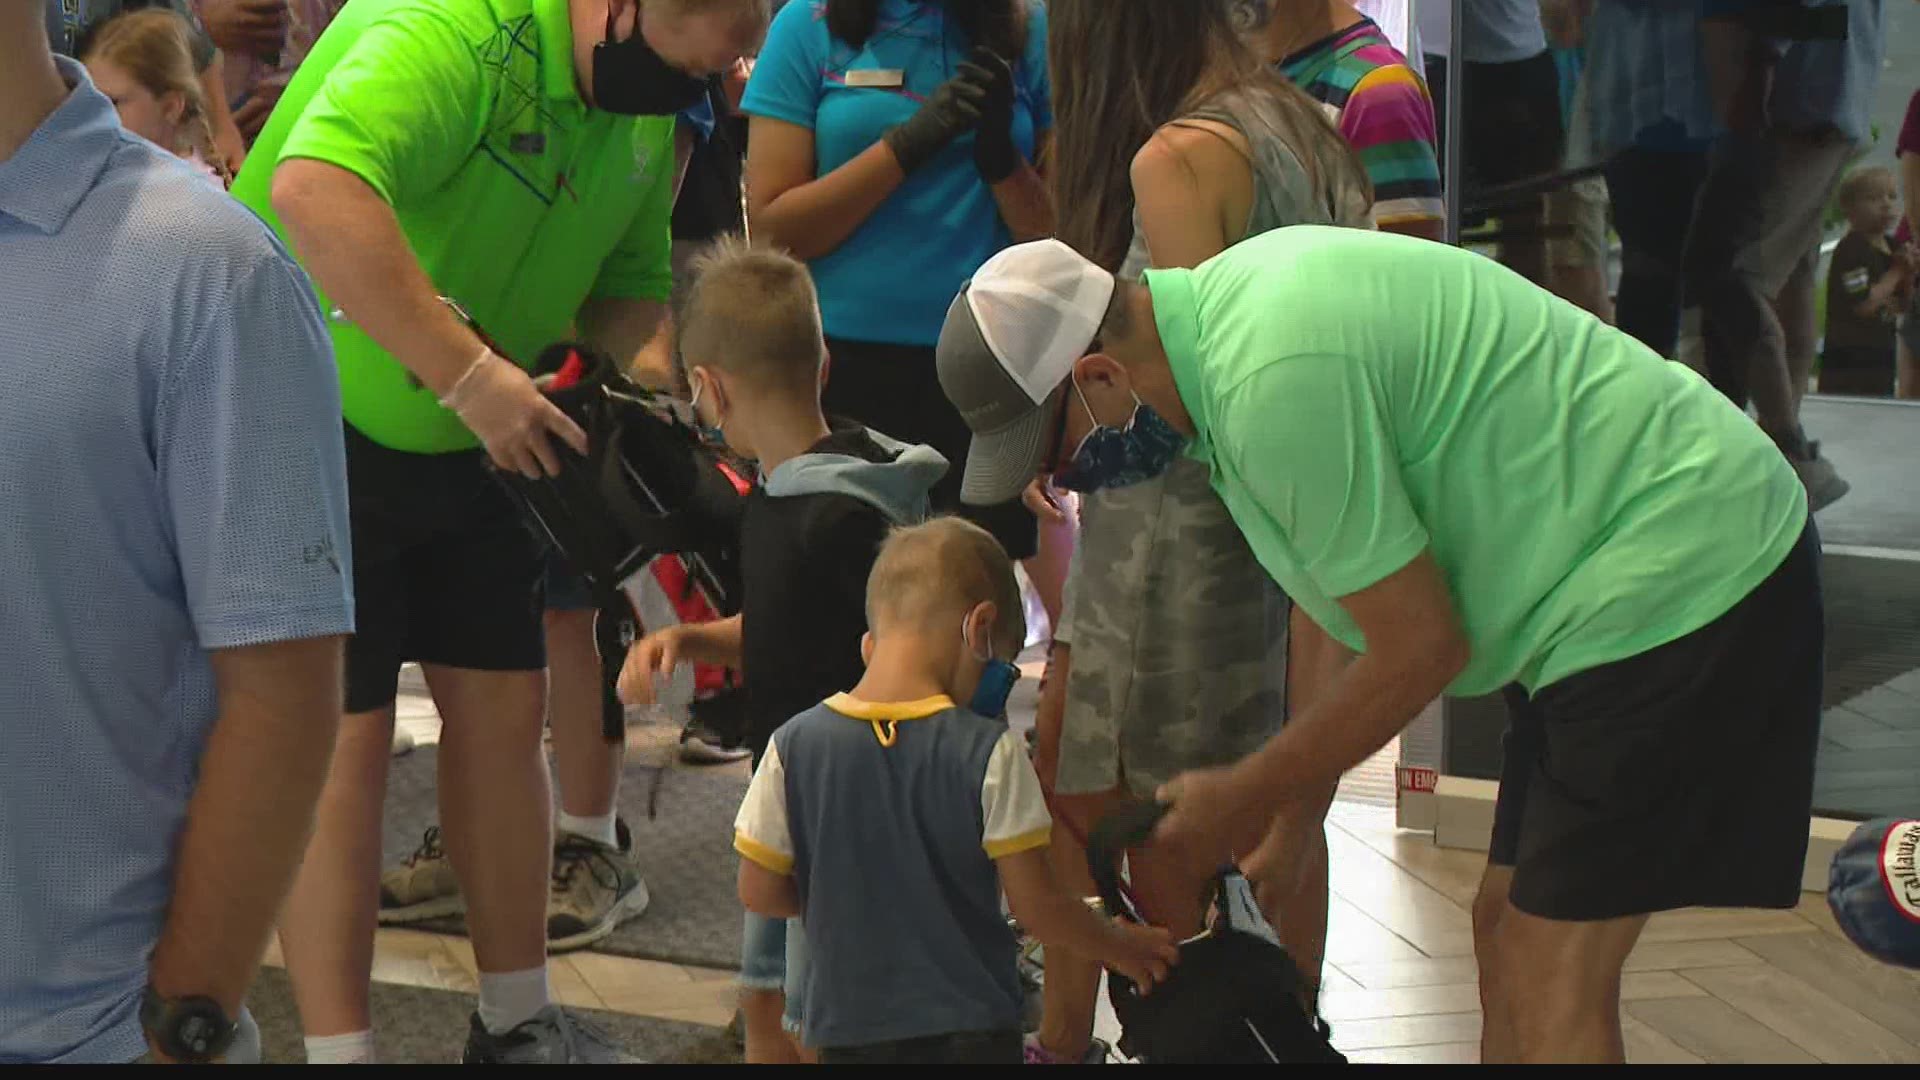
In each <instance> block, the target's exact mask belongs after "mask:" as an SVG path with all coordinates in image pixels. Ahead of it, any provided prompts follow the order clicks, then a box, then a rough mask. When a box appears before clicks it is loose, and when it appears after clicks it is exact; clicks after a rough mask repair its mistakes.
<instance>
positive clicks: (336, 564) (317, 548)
mask: <svg viewBox="0 0 1920 1080" xmlns="http://www.w3.org/2000/svg"><path fill="white" fill-rule="evenodd" d="M300 561H301V562H303V563H306V564H307V565H308V566H319V565H320V564H321V563H326V564H327V566H328V567H329V568H331V569H332V570H333V572H334V574H335V575H336V576H338V575H339V573H340V555H339V553H338V552H336V551H334V550H333V539H332V538H331V537H328V538H327V539H324V540H321V541H320V542H319V543H317V544H308V545H306V546H305V547H303V548H301V549H300Z"/></svg>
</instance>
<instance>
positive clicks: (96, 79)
mask: <svg viewBox="0 0 1920 1080" xmlns="http://www.w3.org/2000/svg"><path fill="white" fill-rule="evenodd" d="M190 31H191V27H189V26H188V24H187V21H186V20H185V19H183V18H181V17H180V16H179V15H178V14H176V13H175V12H173V11H172V10H170V9H167V8H143V9H141V10H138V11H129V12H125V13H123V14H120V15H116V16H114V17H113V18H112V19H110V20H108V21H107V22H105V23H103V24H101V26H100V28H99V30H98V31H96V32H95V33H93V34H92V35H91V36H90V37H89V38H88V43H87V46H86V51H85V55H83V56H82V57H81V58H80V59H81V62H83V63H85V64H86V65H87V74H88V76H89V77H91V78H92V79H93V84H94V86H95V87H97V88H98V89H99V90H100V92H101V93H103V94H105V95H107V97H108V98H109V99H110V100H111V101H112V102H113V106H114V108H115V109H116V110H118V111H119V113H120V123H121V124H122V125H124V126H125V127H126V129H127V130H128V131H131V132H133V133H134V134H135V135H138V136H140V137H141V138H143V139H146V140H147V141H149V142H151V143H153V144H155V145H156V146H159V147H160V148H161V149H163V150H166V151H168V152H170V153H173V154H177V155H179V156H180V157H182V158H185V159H186V160H187V161H189V162H191V163H193V164H194V165H196V166H198V167H199V168H200V169H201V170H202V171H204V172H205V173H206V174H207V176H208V177H209V178H210V179H213V180H216V181H218V182H219V183H220V184H221V186H223V187H224V186H226V185H229V184H231V183H232V182H233V177H232V176H231V175H230V174H229V173H228V172H227V165H226V161H225V159H224V157H223V156H222V155H221V154H220V153H219V151H218V150H217V149H216V148H215V146H214V139H213V123H212V119H211V115H210V113H209V111H208V105H207V99H206V95H205V94H204V93H203V92H202V90H201V88H200V80H199V78H198V77H197V76H196V75H195V74H194V70H193V47H192V44H191V39H190V38H189V37H188V34H189V33H190Z"/></svg>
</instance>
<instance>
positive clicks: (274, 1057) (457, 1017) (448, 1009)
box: [247, 968, 740, 1065]
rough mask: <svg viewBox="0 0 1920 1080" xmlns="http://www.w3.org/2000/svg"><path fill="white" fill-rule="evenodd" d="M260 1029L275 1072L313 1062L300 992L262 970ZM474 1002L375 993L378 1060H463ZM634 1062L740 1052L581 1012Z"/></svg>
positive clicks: (427, 994) (674, 1031) (409, 992)
mask: <svg viewBox="0 0 1920 1080" xmlns="http://www.w3.org/2000/svg"><path fill="white" fill-rule="evenodd" d="M247 1007H248V1008H249V1009H251V1010H252V1012H253V1016H254V1019H255V1020H257V1021H258V1022H259V1024H260V1043H261V1056H262V1058H263V1059H264V1060H265V1061H266V1063H268V1064H282V1065H285V1064H299V1063H302V1062H304V1061H305V1060H306V1052H305V1050H304V1049H303V1048H302V1046H301V1042H300V1021H299V1013H298V1011H297V1010H296V1009H295V1008H294V1004H293V988H292V986H291V984H290V983H288V981H287V974H286V972H284V971H281V970H280V969H278V968H263V969H261V972H260V977H259V978H258V979H257V980H256V981H255V982H254V984H253V992H252V993H251V994H249V995H248V997H247ZM472 1012H473V998H472V996H471V995H468V994H456V993H454V992H452V991H449V990H431V989H426V988H424V987H413V986H391V985H388V984H385V983H375V984H374V987H373V1031H374V1035H373V1038H374V1053H375V1055H377V1057H378V1058H379V1061H380V1063H381V1064H382V1065H388V1064H392V1065H446V1064H452V1063H455V1062H457V1061H459V1060H460V1052H461V1050H462V1049H464V1048H465V1046H466V1042H467V1024H468V1017H469V1016H470V1015H471V1014H472ZM579 1015H581V1016H583V1017H585V1018H587V1019H588V1020H589V1021H591V1022H592V1023H593V1024H594V1025H595V1026H597V1027H599V1028H600V1029H601V1030H602V1031H605V1032H606V1033H607V1034H609V1035H611V1036H613V1037H614V1039H615V1040H617V1041H618V1042H619V1043H620V1045H621V1046H622V1047H624V1048H626V1050H627V1052H628V1053H630V1054H635V1055H637V1056H639V1057H640V1058H641V1059H642V1060H644V1061H648V1062H659V1063H668V1062H672V1063H691V1064H731V1063H737V1062H739V1061H740V1052H739V1050H738V1049H737V1048H736V1047H735V1046H734V1044H733V1042H732V1040H731V1039H729V1038H728V1037H727V1034H726V1031H725V1030H724V1029H722V1028H710V1027H702V1026H700V1025H697V1024H682V1023H676V1022H672V1021H667V1020H650V1019H646V1018H644V1017H638V1016H625V1015H621V1014H618V1013H607V1012H597V1011H585V1010H583V1011H581V1012H580V1013H579Z"/></svg>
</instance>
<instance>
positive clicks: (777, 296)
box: [680, 235, 827, 392]
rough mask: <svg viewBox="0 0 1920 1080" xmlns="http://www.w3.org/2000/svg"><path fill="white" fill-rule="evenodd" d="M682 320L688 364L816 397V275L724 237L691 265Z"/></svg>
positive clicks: (819, 336) (819, 354)
mask: <svg viewBox="0 0 1920 1080" xmlns="http://www.w3.org/2000/svg"><path fill="white" fill-rule="evenodd" d="M692 276H693V285H692V286H691V287H690V288H688V290H687V299H686V310H685V312H684V313H683V315H682V316H681V320H680V354H681V356H682V357H683V359H684V362H685V363H686V364H687V365H690V366H691V365H698V366H702V367H712V368H717V369H719V370H721V371H724V372H726V373H728V374H729V375H734V376H736V377H738V378H741V379H743V380H745V381H746V382H748V383H749V384H752V385H755V386H767V387H776V388H780V389H784V390H791V391H794V392H802V391H817V389H818V387H819V384H820V365H821V363H822V361H824V360H825V358H826V348H827V346H826V338H825V335H824V334H823V332H822V330H821V326H820V301H819V297H818V295H817V294H816V293H815V292H814V288H813V276H812V275H811V274H809V273H808V272H807V268H806V266H805V265H804V264H802V263H801V262H800V261H799V260H797V259H795V258H794V257H793V256H791V255H788V254H786V253H785V252H782V251H776V250H774V249H772V248H767V247H756V246H755V245H753V244H751V243H749V242H748V241H747V240H746V238H745V237H742V236H737V235H735V236H727V237H722V238H721V239H720V240H719V241H717V242H715V243H714V245H713V246H712V247H710V248H708V249H707V250H706V251H704V252H702V253H701V254H700V256H699V257H698V258H696V259H694V261H693V275H692Z"/></svg>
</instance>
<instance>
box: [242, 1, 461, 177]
mask: <svg viewBox="0 0 1920 1080" xmlns="http://www.w3.org/2000/svg"><path fill="white" fill-rule="evenodd" d="M493 81H494V80H493V77H492V76H490V74H489V73H488V72H487V71H485V70H484V69H483V67H482V65H481V63H480V59H479V56H478V55H477V53H476V51H475V50H474V48H473V46H472V45H471V44H469V43H468V41H467V40H466V38H465V37H464V36H463V33H462V31H461V29H460V27H459V26H458V24H456V23H454V22H453V21H451V20H449V19H448V18H446V17H445V16H444V15H442V14H440V13H439V12H437V11H435V10H433V9H429V8H424V7H404V8H400V9H398V10H395V11H393V12H391V13H389V14H387V15H385V16H384V17H382V18H381V19H379V21H377V22H375V23H374V24H373V25H371V26H368V27H367V28H366V29H365V30H363V31H362V32H361V34H360V36H359V39H358V40H356V41H355V42H354V43H353V44H352V46H350V47H349V48H348V50H347V52H346V54H345V55H344V56H342V57H341V58H340V59H339V60H338V61H337V62H336V63H335V65H334V67H333V69H332V70H331V71H329V72H328V74H327V79H326V82H325V83H324V84H323V85H321V86H320V87H319V89H317V90H316V91H315V93H314V96H313V100H312V101H310V102H309V103H308V104H307V107H306V109H305V110H303V111H302V112H301V114H300V118H299V120H297V121H296V122H295V123H294V125H293V129H292V130H291V131H289V132H288V133H287V138H286V141H285V142H284V143H283V144H282V146H281V148H280V157H279V160H281V161H286V160H288V159H289V158H311V159H313V160H316V161H324V162H327V163H328V164H331V165H337V166H339V167H340V168H343V169H346V170H347V171H348V172H351V173H353V174H354V175H356V176H358V177H360V178H361V179H362V180H365V181H366V182H367V184H368V185H369V186H371V187H372V188H373V189H374V191H376V192H378V193H379V194H380V197H381V198H382V199H384V200H386V202H387V204H388V205H390V206H396V207H398V206H404V205H406V204H407V203H408V202H409V201H411V200H412V199H414V198H415V197H417V196H419V195H421V194H424V193H426V192H430V191H433V190H435V189H437V188H439V187H440V186H441V185H442V184H444V183H446V182H447V181H448V180H449V179H450V178H452V176H453V175H454V173H455V172H456V171H458V170H459V168H460V166H461V165H462V164H464V163H465V162H466V160H467V157H468V155H470V154H472V153H473V152H474V150H475V149H476V148H477V147H478V146H479V145H480V137H481V134H482V133H483V132H484V131H485V130H486V124H487V114H488V110H489V108H490V103H491V101H492V99H493V97H494V94H493V92H492V91H493Z"/></svg>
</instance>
